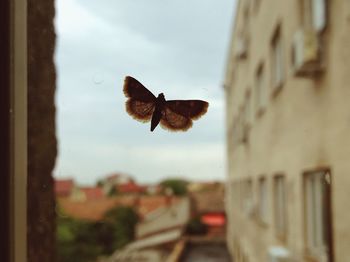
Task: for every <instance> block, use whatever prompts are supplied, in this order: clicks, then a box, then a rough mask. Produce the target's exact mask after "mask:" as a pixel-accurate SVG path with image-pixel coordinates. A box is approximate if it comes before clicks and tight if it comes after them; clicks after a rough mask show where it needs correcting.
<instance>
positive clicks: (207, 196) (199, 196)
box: [191, 187, 226, 236]
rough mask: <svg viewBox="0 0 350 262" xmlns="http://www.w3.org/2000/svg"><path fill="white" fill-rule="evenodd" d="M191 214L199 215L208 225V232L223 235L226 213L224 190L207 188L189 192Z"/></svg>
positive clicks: (213, 234)
mask: <svg viewBox="0 0 350 262" xmlns="http://www.w3.org/2000/svg"><path fill="white" fill-rule="evenodd" d="M191 200H192V201H191V202H192V215H193V216H199V217H200V220H201V222H202V223H203V224H205V225H207V227H208V234H209V235H212V236H224V235H225V232H226V213H225V205H224V190H223V188H222V187H221V189H219V190H209V191H201V192H194V193H191Z"/></svg>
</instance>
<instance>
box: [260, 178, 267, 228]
mask: <svg viewBox="0 0 350 262" xmlns="http://www.w3.org/2000/svg"><path fill="white" fill-rule="evenodd" d="M263 192H264V193H265V194H264V196H263ZM257 209H258V210H257V217H258V221H259V222H260V223H261V224H262V225H264V226H266V225H268V223H269V214H268V210H269V197H268V180H267V176H260V177H259V179H258V207H257Z"/></svg>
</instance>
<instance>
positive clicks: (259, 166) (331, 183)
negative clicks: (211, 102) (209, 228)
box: [224, 0, 350, 262]
mask: <svg viewBox="0 0 350 262" xmlns="http://www.w3.org/2000/svg"><path fill="white" fill-rule="evenodd" d="M237 2H238V3H237V7H236V17H235V23H234V28H233V33H232V41H231V46H230V50H229V57H228V60H227V68H226V75H225V80H224V87H225V93H226V110H227V114H226V115H227V160H228V178H227V179H228V183H227V190H226V192H227V194H226V209H227V218H228V233H227V241H228V246H229V248H230V251H231V253H232V254H233V256H234V257H235V261H236V262H241V261H245V262H246V261H249V262H260V261H298V262H299V261H313V262H316V261H319V262H331V261H338V262H343V261H344V262H345V261H349V257H350V248H349V247H350V210H348V207H347V202H348V201H349V200H350V193H349V188H350V161H349V157H350V139H349V136H350V103H349V98H350V86H349V85H350V1H348V0H295V1H278V0H264V1H261V0H238V1H237Z"/></svg>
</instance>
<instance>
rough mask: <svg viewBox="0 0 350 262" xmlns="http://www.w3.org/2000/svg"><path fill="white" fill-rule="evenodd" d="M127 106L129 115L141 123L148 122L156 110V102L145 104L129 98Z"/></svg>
mask: <svg viewBox="0 0 350 262" xmlns="http://www.w3.org/2000/svg"><path fill="white" fill-rule="evenodd" d="M125 105H126V111H127V112H128V114H129V115H130V116H132V117H133V118H134V119H136V120H138V121H140V122H148V121H149V120H150V119H151V117H152V114H153V111H154V108H155V103H154V102H144V101H140V100H137V99H134V98H129V99H128V101H126V104H125Z"/></svg>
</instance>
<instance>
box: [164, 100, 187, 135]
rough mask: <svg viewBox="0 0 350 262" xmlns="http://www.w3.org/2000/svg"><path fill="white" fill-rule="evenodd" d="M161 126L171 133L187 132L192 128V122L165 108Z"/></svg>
mask: <svg viewBox="0 0 350 262" xmlns="http://www.w3.org/2000/svg"><path fill="white" fill-rule="evenodd" d="M160 125H161V127H162V128H164V129H167V130H170V131H175V132H176V131H187V130H188V129H189V128H191V127H192V120H191V118H189V117H185V116H183V115H181V114H178V113H176V112H174V111H172V110H171V109H170V108H169V107H166V106H165V108H164V110H163V112H162V118H161V119H160Z"/></svg>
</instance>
